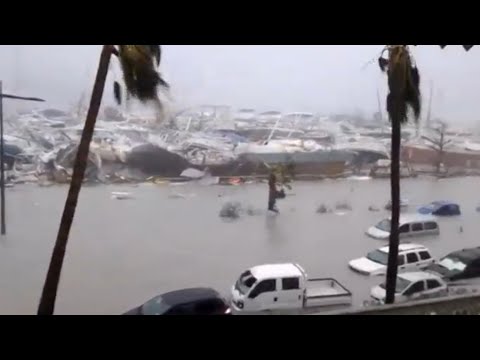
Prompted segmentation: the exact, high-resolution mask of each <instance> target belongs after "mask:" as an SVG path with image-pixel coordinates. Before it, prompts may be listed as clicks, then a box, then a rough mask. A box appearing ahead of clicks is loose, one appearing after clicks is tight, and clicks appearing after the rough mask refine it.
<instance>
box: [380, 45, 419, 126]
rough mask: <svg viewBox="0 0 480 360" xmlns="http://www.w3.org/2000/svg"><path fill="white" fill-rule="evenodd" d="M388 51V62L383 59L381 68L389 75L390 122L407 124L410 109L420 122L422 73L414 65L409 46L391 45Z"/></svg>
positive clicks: (388, 102) (388, 109)
mask: <svg viewBox="0 0 480 360" xmlns="http://www.w3.org/2000/svg"><path fill="white" fill-rule="evenodd" d="M387 49H388V60H387V59H385V58H383V57H381V58H380V59H379V66H380V69H381V70H382V71H383V72H387V74H388V86H389V90H390V93H389V94H388V96H387V112H388V114H389V116H390V120H395V121H400V122H401V123H404V122H407V120H408V110H409V109H410V110H412V112H413V115H414V118H415V120H416V121H418V119H419V117H420V114H421V110H422V102H421V93H420V72H419V70H418V68H417V66H416V65H414V64H413V61H412V57H411V55H410V52H409V51H408V48H407V46H405V45H390V46H388V47H387Z"/></svg>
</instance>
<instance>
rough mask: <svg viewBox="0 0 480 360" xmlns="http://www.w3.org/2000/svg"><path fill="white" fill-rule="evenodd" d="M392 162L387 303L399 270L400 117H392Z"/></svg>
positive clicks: (393, 300)
mask: <svg viewBox="0 0 480 360" xmlns="http://www.w3.org/2000/svg"><path fill="white" fill-rule="evenodd" d="M391 120H392V163H391V170H390V171H391V177H390V181H391V191H392V220H391V229H390V244H389V252H388V268H387V286H386V288H387V289H386V290H387V294H386V303H387V304H393V303H394V302H395V288H396V285H397V272H398V245H399V222H400V147H401V122H400V119H399V118H392V119H391Z"/></svg>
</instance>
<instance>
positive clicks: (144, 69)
mask: <svg viewBox="0 0 480 360" xmlns="http://www.w3.org/2000/svg"><path fill="white" fill-rule="evenodd" d="M112 54H114V55H116V56H117V57H118V58H119V60H120V64H121V67H122V72H123V75H124V81H125V87H126V92H127V94H128V95H129V96H132V97H136V98H138V99H139V100H140V101H142V102H146V101H148V100H152V101H154V102H156V103H157V105H158V106H161V103H160V100H159V99H158V95H157V92H156V90H157V87H158V86H165V87H166V86H168V85H167V84H166V83H165V81H163V80H162V78H161V77H160V75H159V73H158V72H157V71H156V67H158V66H159V65H160V54H161V52H160V46H159V45H119V49H118V50H117V49H116V48H115V46H114V45H104V46H103V49H102V53H101V55H100V63H99V66H98V70H97V77H96V80H95V85H94V87H93V92H92V97H91V100H90V107H89V109H88V113H87V119H86V120H85V126H84V129H83V132H82V137H81V140H80V145H79V147H78V151H77V157H76V160H75V164H74V167H73V176H72V181H71V183H70V190H69V192H68V196H67V200H66V203H65V208H64V211H63V216H62V220H61V222H60V228H59V230H58V235H57V240H56V242H55V246H54V249H53V253H52V257H51V260H50V265H49V268H48V272H47V277H46V280H45V284H44V287H43V292H42V296H41V299H40V305H39V307H38V315H53V313H54V310H55V301H56V297H57V291H58V285H59V282H60V276H61V272H62V267H63V261H64V258H65V251H66V248H67V243H68V238H69V235H70V229H71V227H72V223H73V218H74V216H75V211H76V207H77V203H78V197H79V194H80V190H81V188H82V183H83V180H84V175H85V170H86V167H87V158H88V155H89V152H90V142H91V141H92V137H93V133H94V131H95V123H96V120H97V116H98V112H99V110H100V105H101V103H102V97H103V92H104V89H105V83H106V79H107V74H108V68H109V65H110V60H111V56H112ZM155 65H156V66H155ZM115 92H116V95H117V97H119V94H120V84H118V83H115Z"/></svg>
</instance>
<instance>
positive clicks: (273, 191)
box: [268, 173, 279, 214]
mask: <svg viewBox="0 0 480 360" xmlns="http://www.w3.org/2000/svg"><path fill="white" fill-rule="evenodd" d="M277 194H278V191H277V177H276V176H275V174H274V173H271V174H270V177H269V178H268V210H269V211H273V212H275V213H277V214H278V213H279V211H278V209H277V206H276V204H277Z"/></svg>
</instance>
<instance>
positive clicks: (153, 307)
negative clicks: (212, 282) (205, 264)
mask: <svg viewBox="0 0 480 360" xmlns="http://www.w3.org/2000/svg"><path fill="white" fill-rule="evenodd" d="M230 313H231V311H230V307H229V305H228V303H227V302H226V301H225V299H224V298H223V297H222V296H221V295H220V294H219V293H218V292H217V291H215V290H213V289H208V288H195V289H185V290H178V291H173V292H169V293H166V294H163V295H160V296H157V297H155V298H153V299H152V300H150V301H147V302H146V303H145V304H143V305H141V306H139V307H137V308H135V309H132V310H130V311H128V312H127V313H125V314H124V315H230Z"/></svg>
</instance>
